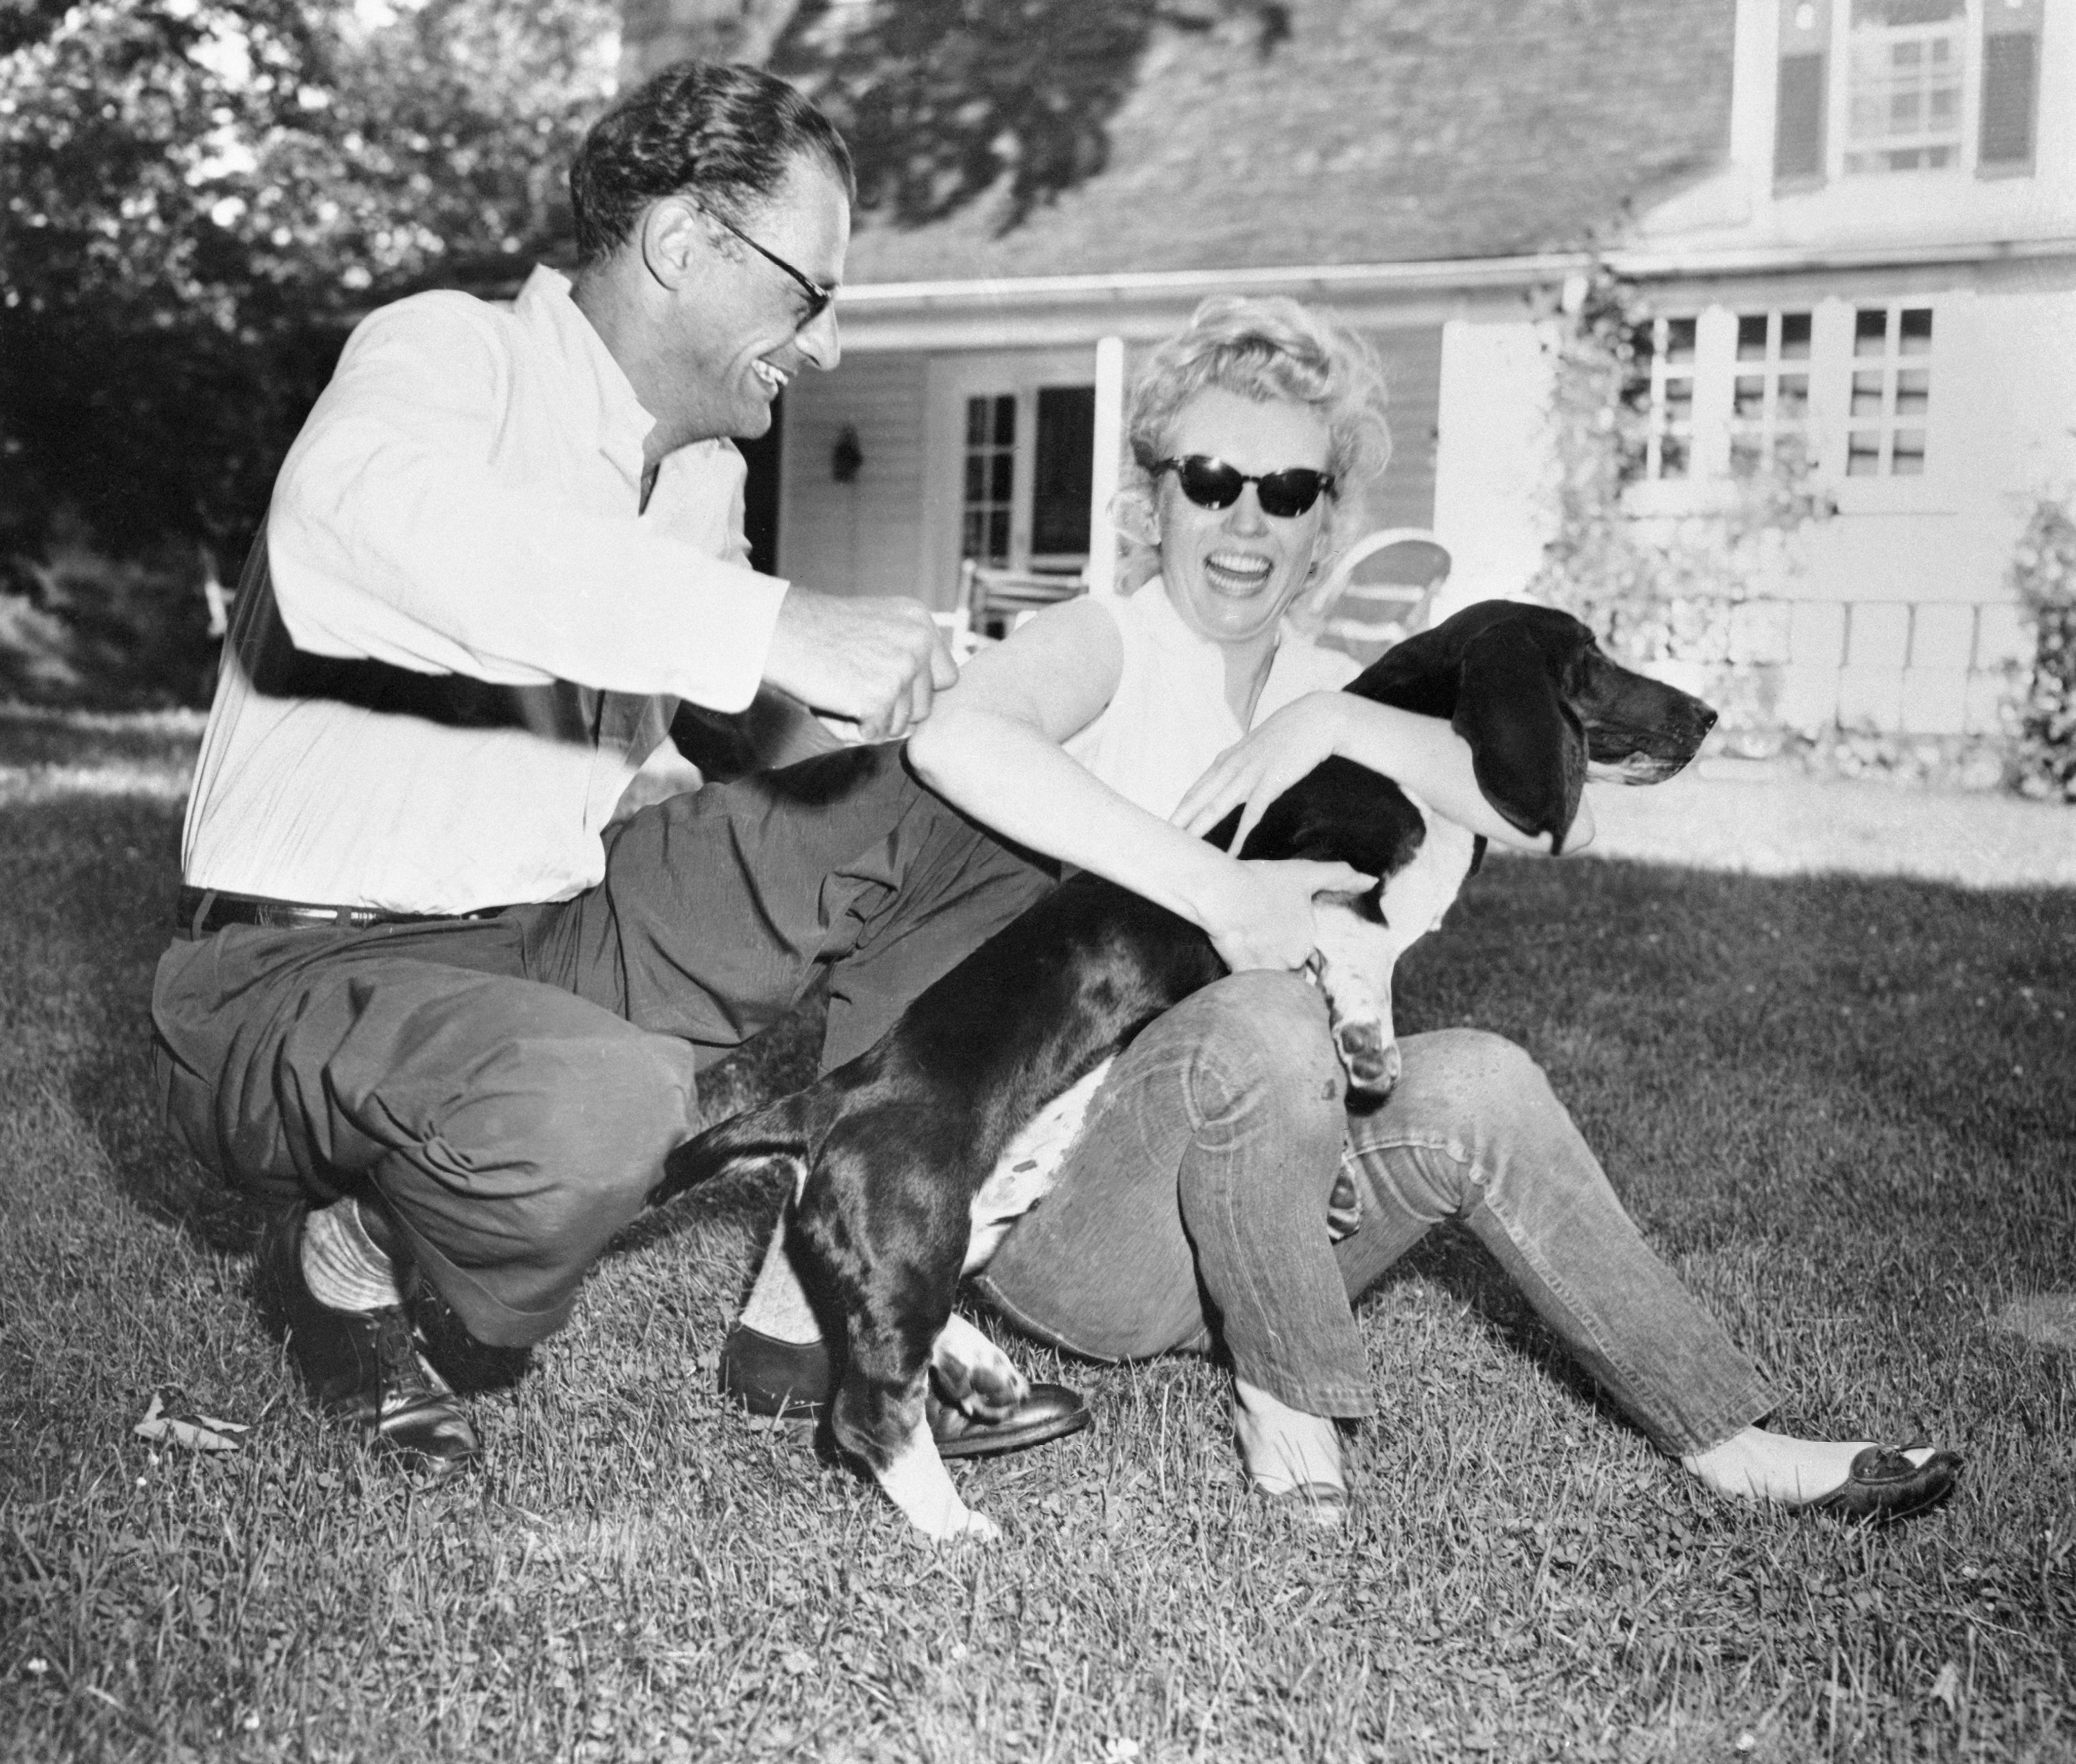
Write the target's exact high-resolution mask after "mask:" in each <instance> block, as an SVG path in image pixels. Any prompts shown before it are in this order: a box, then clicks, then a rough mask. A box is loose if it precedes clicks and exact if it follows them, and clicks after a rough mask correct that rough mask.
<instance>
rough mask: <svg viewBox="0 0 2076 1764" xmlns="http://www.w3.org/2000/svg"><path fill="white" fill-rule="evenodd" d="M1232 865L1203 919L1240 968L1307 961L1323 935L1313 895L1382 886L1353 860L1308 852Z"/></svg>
mask: <svg viewBox="0 0 2076 1764" xmlns="http://www.w3.org/2000/svg"><path fill="white" fill-rule="evenodd" d="M1228 867H1229V868H1230V870H1231V872H1232V874H1231V876H1230V878H1228V879H1227V882H1226V884H1225V885H1224V886H1222V887H1221V888H1220V889H1219V892H1218V894H1217V896H1216V897H1215V898H1214V899H1213V900H1211V901H1210V903H1207V904H1206V907H1205V908H1204V910H1203V911H1202V915H1201V917H1200V919H1199V920H1198V922H1199V923H1200V924H1202V926H1203V928H1204V930H1205V932H1206V934H1208V935H1209V936H1210V940H1211V945H1212V947H1213V948H1215V949H1216V950H1217V951H1218V953H1219V956H1220V957H1221V958H1222V959H1223V961H1224V962H1225V965H1227V967H1228V968H1230V969H1232V970H1233V971H1234V972H1235V973H1239V972H1240V971H1242V970H1243V969H1248V968H1281V969H1297V968H1302V967H1303V966H1304V965H1305V964H1306V962H1308V961H1310V960H1311V959H1312V952H1313V950H1314V948H1316V947H1317V946H1318V936H1317V935H1316V934H1315V933H1314V930H1313V928H1312V897H1313V896H1314V894H1363V893H1365V892H1367V891H1368V890H1370V889H1372V888H1374V887H1375V886H1376V877H1374V876H1365V875H1364V874H1363V873H1362V872H1361V871H1360V870H1356V869H1355V868H1354V867H1353V866H1352V865H1348V864H1327V863H1317V862H1314V861H1311V860H1310V859H1307V858H1291V859H1288V860H1285V861H1281V862H1273V863H1270V862H1249V863H1241V864H1234V865H1230V866H1228Z"/></svg>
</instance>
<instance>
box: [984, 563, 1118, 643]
mask: <svg viewBox="0 0 2076 1764" xmlns="http://www.w3.org/2000/svg"><path fill="white" fill-rule="evenodd" d="M1087 588H1088V584H1087V583H1085V582H1084V581H1083V580H1082V578H1081V576H1080V575H1079V574H1078V573H1077V574H1075V575H1045V574H1043V573H1041V572H1039V571H1031V570H998V569H994V568H993V567H990V566H989V565H987V564H984V563H976V562H974V560H973V559H972V558H967V559H966V560H965V562H963V563H961V565H960V566H959V604H958V613H959V614H963V615H964V622H965V629H967V630H969V631H970V632H971V633H973V635H974V637H977V638H986V637H1007V636H1008V635H1009V633H1011V631H1012V630H1014V629H1015V628H1016V626H1017V625H1019V624H1020V623H1021V622H1022V621H1023V620H1024V619H1026V618H1028V617H1029V616H1031V614H1032V613H1034V612H1040V611H1042V610H1043V609H1044V608H1046V607H1048V606H1052V605H1053V604H1056V603H1057V602H1059V601H1061V600H1073V597H1074V596H1076V595H1077V594H1083V593H1086V591H1087ZM954 616H957V615H956V614H955V615H954Z"/></svg>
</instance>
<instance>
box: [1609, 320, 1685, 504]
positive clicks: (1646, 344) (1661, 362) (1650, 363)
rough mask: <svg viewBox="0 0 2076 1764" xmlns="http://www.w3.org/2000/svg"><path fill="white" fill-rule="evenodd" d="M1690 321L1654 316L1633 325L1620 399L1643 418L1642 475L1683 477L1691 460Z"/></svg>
mask: <svg viewBox="0 0 2076 1764" xmlns="http://www.w3.org/2000/svg"><path fill="white" fill-rule="evenodd" d="M1695 326H1696V320H1694V319H1692V318H1654V319H1650V320H1648V321H1646V322H1645V323H1643V324H1642V325H1639V326H1637V328H1636V330H1635V331H1634V334H1632V335H1631V338H1630V347H1631V349H1632V351H1633V354H1632V356H1631V364H1630V379H1629V384H1628V385H1627V386H1626V388H1625V389H1624V393H1623V396H1624V398H1625V400H1626V402H1627V403H1628V405H1629V406H1630V409H1632V410H1634V411H1636V412H1637V413H1638V414H1640V415H1642V417H1644V418H1645V425H1644V434H1645V442H1644V457H1643V460H1642V476H1643V477H1644V478H1646V479H1663V478H1673V479H1678V478H1684V477H1686V476H1687V475H1688V473H1689V472H1690V471H1692V468H1693V459H1694V336H1695Z"/></svg>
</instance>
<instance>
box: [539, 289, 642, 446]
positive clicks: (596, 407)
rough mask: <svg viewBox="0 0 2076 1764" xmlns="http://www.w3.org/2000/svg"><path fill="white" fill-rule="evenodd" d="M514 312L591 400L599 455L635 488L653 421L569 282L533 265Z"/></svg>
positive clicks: (576, 386) (575, 385)
mask: <svg viewBox="0 0 2076 1764" xmlns="http://www.w3.org/2000/svg"><path fill="white" fill-rule="evenodd" d="M512 311H513V316H514V317H515V318H517V319H518V320H519V322H521V324H522V325H524V326H525V327H526V329H527V330H528V332H529V334H531V335H532V336H533V337H534V338H535V339H536V340H537V341H538V342H539V343H540V345H541V347H542V349H543V350H544V351H546V353H547V354H548V355H550V357H551V358H552V359H554V361H555V362H556V363H558V365H559V366H560V367H561V368H562V370H563V373H564V374H565V375H566V376H567V377H568V379H569V380H570V382H571V385H572V387H573V388H579V389H581V390H583V391H586V392H588V393H589V394H590V395H591V400H592V402H591V405H590V410H591V417H592V427H593V430H594V432H595V433H596V435H597V438H598V445H599V446H600V450H602V451H604V453H605V454H607V456H608V458H610V459H612V460H614V461H615V462H616V463H618V464H619V465H620V466H621V467H623V468H624V469H625V471H627V473H628V475H629V476H630V477H631V478H633V479H635V480H636V481H637V482H639V481H640V479H641V472H642V459H641V450H642V446H643V444H644V443H645V442H647V440H648V438H649V431H650V430H651V429H653V428H654V427H655V426H656V419H655V418H654V417H652V416H651V415H650V413H649V412H648V411H647V410H646V409H645V408H644V407H643V405H642V403H641V400H640V399H639V398H638V397H637V396H635V392H634V388H633V385H632V384H630V383H629V380H628V378H627V375H626V373H625V371H624V370H623V369H622V368H621V365H620V363H618V362H617V361H615V360H614V359H612V351H611V350H609V349H608V348H607V347H605V339H604V338H602V337H600V335H599V334H598V332H597V331H596V330H595V329H593V328H592V322H591V321H590V320H589V319H588V318H585V317H584V315H583V311H582V309H579V306H578V305H577V303H576V302H575V301H574V300H573V299H571V297H570V280H569V278H568V277H567V276H564V275H563V274H562V273H561V272H559V271H558V270H552V269H550V268H548V266H547V265H546V264H535V265H534V273H533V274H532V275H530V276H528V277H527V278H526V281H525V286H524V287H522V288H521V289H520V290H519V296H518V298H517V300H515V301H513V303H512Z"/></svg>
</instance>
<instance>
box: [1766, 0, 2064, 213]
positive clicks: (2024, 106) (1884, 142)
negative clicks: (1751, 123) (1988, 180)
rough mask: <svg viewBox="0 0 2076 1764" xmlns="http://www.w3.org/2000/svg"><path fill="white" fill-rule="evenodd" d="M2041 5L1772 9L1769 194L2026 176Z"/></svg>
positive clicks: (1799, 5)
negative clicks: (1919, 178) (1856, 180)
mask: <svg viewBox="0 0 2076 1764" xmlns="http://www.w3.org/2000/svg"><path fill="white" fill-rule="evenodd" d="M1779 7H1780V10H1779V76H1778V80H1777V82H1776V85H1775V110H1774V148H1773V172H1774V183H1775V188H1776V189H1783V190H1793V189H1813V188H1815V187H1816V186H1817V185H1821V184H1823V183H1824V182H1825V180H1826V179H1827V178H1833V177H1864V176H1895V175H1914V174H1920V173H1924V172H1954V171H1963V172H1965V171H1973V172H1974V173H1975V175H1976V176H1979V177H2003V176H2012V175H2014V174H2016V175H2024V174H2025V173H2028V172H2031V171H2032V162H2033V155H2034V150H2035V146H2036V139H2035V138H2036V135H2037V110H2038V108H2039V98H2040V94H2039V84H2040V36H2041V28H2042V23H2043V19H2044V16H2045V0H1779Z"/></svg>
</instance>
